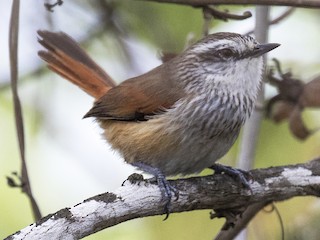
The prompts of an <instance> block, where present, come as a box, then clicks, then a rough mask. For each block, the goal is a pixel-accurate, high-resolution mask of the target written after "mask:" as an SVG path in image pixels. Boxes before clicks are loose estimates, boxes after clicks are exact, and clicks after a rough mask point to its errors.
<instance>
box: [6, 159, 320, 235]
mask: <svg viewBox="0 0 320 240" xmlns="http://www.w3.org/2000/svg"><path fill="white" fill-rule="evenodd" d="M250 173H251V174H252V177H253V179H254V180H253V182H252V183H251V184H250V187H251V189H252V193H251V192H250V191H248V189H246V188H244V187H242V186H240V185H239V184H238V183H237V182H236V181H234V180H233V179H232V178H230V177H229V176H227V175H218V174H215V175H210V176H206V177H193V178H188V179H179V180H174V181H170V185H171V186H173V187H174V188H175V189H177V190H178V194H179V197H178V198H177V199H175V200H174V201H173V202H172V204H171V207H172V212H173V213H177V212H184V211H192V210H196V209H215V210H217V211H222V210H223V211H226V210H227V209H236V208H243V207H247V206H248V205H250V206H251V205H254V204H259V203H262V206H259V205H257V206H258V207H257V208H258V209H261V207H263V206H264V204H265V203H267V202H268V203H269V202H273V201H283V200H286V199H289V198H292V197H295V196H308V195H310V196H319V195H320V187H319V186H320V159H316V160H313V161H311V162H309V163H305V164H297V165H291V166H282V167H273V168H267V169H255V170H252V171H250ZM163 210H164V209H163V203H162V202H161V193H160V191H159V188H158V186H157V185H156V184H153V183H151V182H148V181H140V182H138V183H137V182H136V183H132V182H130V181H129V180H128V181H126V182H125V183H124V185H123V186H122V187H120V188H119V189H118V190H116V191H115V192H113V193H103V194H101V195H97V196H94V197H91V198H89V199H87V200H85V201H83V202H82V203H79V204H77V205H76V206H74V207H71V208H64V209H62V210H60V211H58V212H56V213H54V214H51V215H49V216H47V217H45V218H43V219H41V220H40V221H38V222H37V223H34V224H31V225H30V226H28V227H26V228H25V229H22V230H20V231H19V232H17V233H16V234H13V235H11V236H9V237H8V238H6V240H9V239H24V240H31V239H32V240H33V239H79V238H83V237H85V236H88V235H90V234H93V233H95V232H97V231H100V230H102V229H105V228H108V227H111V226H114V225H117V224H119V223H121V222H125V221H128V220H131V219H135V218H141V217H147V216H155V215H160V214H163ZM249 219H251V217H249ZM223 239H224V240H225V238H223Z"/></svg>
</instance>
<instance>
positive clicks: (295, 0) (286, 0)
mask: <svg viewBox="0 0 320 240" xmlns="http://www.w3.org/2000/svg"><path fill="white" fill-rule="evenodd" d="M137 1H148V2H159V3H173V4H181V5H189V6H193V7H194V6H203V5H219V4H220V5H264V6H266V5H269V6H291V7H301V8H320V1H319V0H137Z"/></svg>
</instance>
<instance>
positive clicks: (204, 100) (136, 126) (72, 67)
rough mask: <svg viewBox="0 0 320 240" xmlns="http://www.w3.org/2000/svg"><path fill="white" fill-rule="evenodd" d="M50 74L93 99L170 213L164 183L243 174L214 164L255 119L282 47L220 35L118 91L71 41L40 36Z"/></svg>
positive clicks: (109, 133)
mask: <svg viewBox="0 0 320 240" xmlns="http://www.w3.org/2000/svg"><path fill="white" fill-rule="evenodd" d="M38 34H39V36H40V37H41V39H40V40H39V42H40V43H41V44H42V45H43V46H44V47H45V48H46V49H47V51H40V52H39V56H40V57H41V58H42V59H44V60H45V61H46V62H47V63H48V66H49V68H50V69H51V70H53V71H55V72H56V73H58V74H60V75H61V76H62V77H64V78H66V79H68V80H69V81H71V82H72V83H74V84H75V85H77V86H79V87H80V88H82V89H83V90H84V91H85V92H87V93H88V94H90V95H91V96H93V97H94V98H95V103H94V106H93V107H92V109H91V110H90V111H89V112H88V113H87V114H86V115H85V116H84V117H95V118H96V119H97V120H98V121H99V123H100V125H101V127H102V128H103V129H104V136H105V138H106V139H107V141H108V142H109V143H110V144H111V145H112V147H113V148H114V149H116V150H118V151H119V152H120V153H121V155H122V156H123V158H124V159H125V161H126V162H128V163H130V164H132V165H133V166H136V167H138V168H139V169H141V170H143V171H145V172H147V173H150V174H153V175H154V176H155V177H156V178H157V181H158V184H159V187H160V190H161V192H162V196H163V197H164V199H165V201H166V211H167V213H168V211H169V209H168V208H169V204H170V201H171V190H172V189H171V187H170V185H169V183H168V182H167V180H166V176H172V175H187V174H192V173H198V172H200V171H202V170H203V169H205V168H209V167H212V168H213V169H215V170H217V171H228V172H231V173H234V174H237V175H240V180H241V181H242V182H243V184H245V185H246V186H248V183H247V182H246V179H245V178H244V177H243V176H242V175H241V172H239V171H237V170H235V169H232V168H229V167H223V166H221V165H215V162H216V161H217V160H218V159H219V158H221V157H222V156H223V155H224V154H226V153H227V151H228V150H229V149H230V148H231V146H232V145H233V143H234V142H235V140H236V138H237V136H238V134H239V131H240V128H241V126H242V125H243V124H244V122H245V120H246V119H247V118H248V117H249V116H250V113H251V111H252V108H253V106H254V103H255V99H256V95H257V92H258V89H259V86H260V81H261V77H262V73H263V58H262V55H263V54H265V53H267V52H269V51H271V50H272V49H274V48H276V47H278V46H279V44H275V43H269V44H259V43H258V42H256V41H255V40H254V38H252V37H250V36H242V35H239V34H236V33H227V32H223V33H215V34H212V35H208V36H207V37H205V38H203V39H202V40H200V41H198V42H197V43H195V44H194V45H192V46H191V47H189V48H188V49H186V50H185V51H184V52H182V53H181V54H180V55H178V56H177V57H175V58H173V59H171V60H170V61H168V62H165V63H163V64H162V65H160V66H158V67H156V68H154V69H152V70H151V71H149V72H147V73H145V74H143V75H140V76H138V77H134V78H131V79H128V80H126V81H124V82H122V83H121V84H119V85H117V86H116V84H115V83H114V81H113V80H112V79H111V77H110V76H109V75H108V74H107V73H105V72H104V71H103V70H102V69H101V68H100V67H99V66H98V65H97V64H96V63H95V62H94V61H93V60H92V59H91V58H90V57H89V56H88V55H87V54H86V53H85V52H84V51H83V50H82V49H81V48H80V47H79V46H78V44H77V43H76V42H75V41H74V40H73V39H72V38H71V37H69V36H68V35H67V34H65V33H62V32H59V33H54V32H48V31H38Z"/></svg>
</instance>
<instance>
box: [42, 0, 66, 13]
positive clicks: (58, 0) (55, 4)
mask: <svg viewBox="0 0 320 240" xmlns="http://www.w3.org/2000/svg"><path fill="white" fill-rule="evenodd" d="M62 4H63V1H62V0H57V1H56V2H55V3H53V4H49V3H45V4H44V6H45V8H46V9H47V10H48V11H49V12H53V8H54V7H56V6H61V5H62Z"/></svg>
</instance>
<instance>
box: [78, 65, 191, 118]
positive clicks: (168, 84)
mask: <svg viewBox="0 0 320 240" xmlns="http://www.w3.org/2000/svg"><path fill="white" fill-rule="evenodd" d="M184 96H185V92H184V90H183V87H182V86H180V84H179V82H178V81H176V80H174V78H172V76H171V74H170V70H169V67H168V66H167V65H166V64H163V65H161V66H159V67H157V68H155V69H153V70H151V71H150V72H148V73H146V74H144V75H141V76H139V77H136V78H131V79H128V80H126V81H124V82H123V83H121V84H119V85H118V86H116V87H114V88H112V89H110V90H109V91H108V92H107V93H106V94H105V95H104V96H102V97H101V98H100V99H99V100H97V101H96V102H95V104H94V106H93V107H92V109H91V110H90V111H89V112H88V113H87V114H86V115H85V116H84V117H96V118H100V119H114V120H124V121H143V120H148V116H150V115H154V114H159V113H161V112H162V111H164V110H165V109H168V108H170V107H171V106H172V105H173V104H174V103H175V102H176V101H178V100H179V99H181V98H183V97H184Z"/></svg>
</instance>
